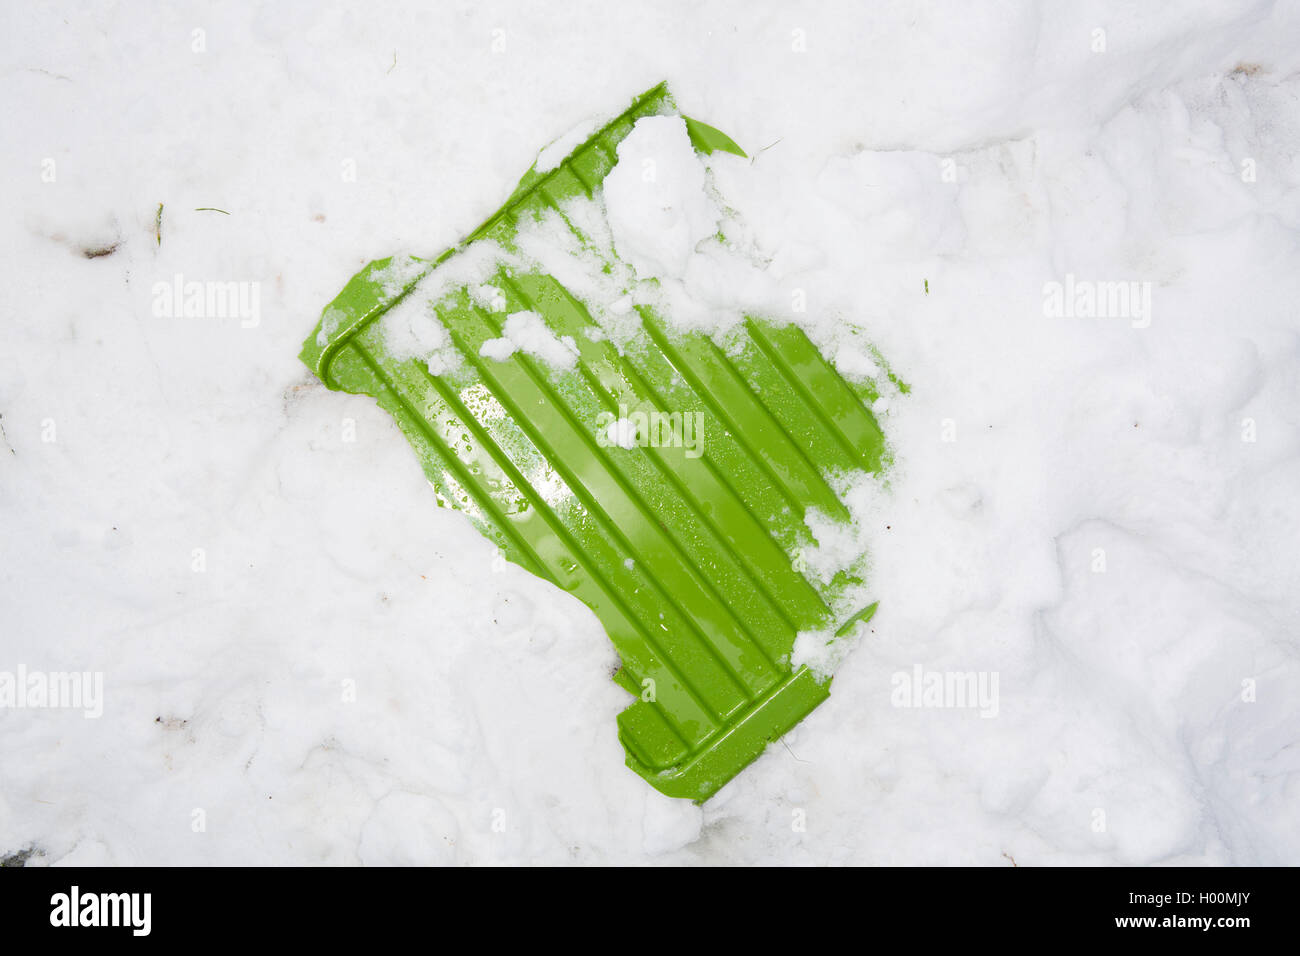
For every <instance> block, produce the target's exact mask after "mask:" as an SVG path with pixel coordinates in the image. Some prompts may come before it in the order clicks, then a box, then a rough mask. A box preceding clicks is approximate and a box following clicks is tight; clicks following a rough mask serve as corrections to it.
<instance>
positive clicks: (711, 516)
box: [301, 85, 884, 800]
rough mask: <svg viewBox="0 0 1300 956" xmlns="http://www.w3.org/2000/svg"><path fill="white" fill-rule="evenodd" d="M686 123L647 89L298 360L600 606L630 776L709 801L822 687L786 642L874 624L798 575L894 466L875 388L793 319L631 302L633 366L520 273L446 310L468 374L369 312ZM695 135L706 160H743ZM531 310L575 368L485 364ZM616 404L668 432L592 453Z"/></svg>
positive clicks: (502, 535) (360, 279) (542, 572)
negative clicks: (726, 328) (398, 435)
mask: <svg viewBox="0 0 1300 956" xmlns="http://www.w3.org/2000/svg"><path fill="white" fill-rule="evenodd" d="M674 112H675V109H674V106H673V103H672V100H671V98H670V96H669V93H668V90H667V88H666V87H665V86H664V85H660V86H657V87H655V88H654V89H651V90H649V91H648V92H646V93H645V94H643V95H642V96H640V97H638V98H637V99H636V100H635V101H634V102H633V104H632V106H631V107H630V108H629V109H628V110H626V111H625V112H623V113H622V114H620V115H619V116H618V117H616V118H615V119H614V120H612V121H611V122H610V123H608V124H607V125H605V126H604V127H603V128H602V129H600V130H598V131H597V132H596V133H595V134H594V135H592V136H591V138H590V139H588V140H587V141H586V142H585V143H583V144H582V145H581V146H579V147H577V148H576V149H575V150H574V151H573V152H572V153H571V154H570V155H569V157H568V158H567V159H565V160H564V161H563V162H561V163H560V164H559V165H558V166H557V167H555V168H554V169H551V170H549V171H547V172H539V171H537V169H536V167H534V169H532V170H530V171H529V172H528V173H527V174H526V175H525V176H524V178H523V180H522V181H521V182H520V184H519V187H518V188H517V189H516V190H515V192H514V193H513V194H512V195H511V197H510V199H509V200H508V201H507V202H506V204H505V205H504V206H503V207H502V208H501V209H500V210H498V211H497V212H496V213H495V214H494V215H493V216H492V217H491V218H489V219H488V220H487V222H485V223H484V224H483V225H482V226H480V227H479V228H478V229H476V230H475V231H474V232H473V233H472V234H471V235H470V236H469V237H467V238H466V239H465V240H464V241H463V242H462V243H461V244H460V245H458V246H456V247H454V248H452V249H449V250H447V252H445V253H443V255H441V256H439V257H438V258H437V259H433V260H428V261H423V260H404V261H401V262H394V260H392V259H383V260H379V261H377V262H373V263H371V264H370V265H369V266H367V267H366V268H365V269H363V270H362V271H361V272H360V273H358V274H357V275H356V276H354V277H353V278H352V280H351V281H350V282H349V283H348V284H347V286H346V287H345V288H344V289H343V291H342V292H341V293H340V294H339V296H338V297H337V298H336V299H335V300H334V301H333V302H332V303H331V304H330V305H329V306H327V307H326V309H325V310H324V313H323V317H322V322H321V324H319V325H317V327H316V329H315V331H313V332H312V334H311V335H310V336H309V337H308V338H307V341H306V343H305V344H304V346H303V350H302V356H301V357H302V360H303V361H304V362H305V363H306V364H307V365H308V367H310V368H311V369H312V371H313V372H315V373H316V374H317V375H318V376H319V377H320V379H321V381H322V382H324V383H325V385H327V386H328V387H329V388H332V389H340V390H343V391H347V392H354V393H362V394H366V395H371V396H373V397H374V398H375V399H376V400H377V401H378V402H379V404H380V405H381V406H382V407H383V408H385V409H386V410H387V411H388V412H389V413H390V414H391V415H392V416H393V418H394V419H395V420H396V422H397V424H398V425H399V426H400V427H401V429H402V431H403V432H404V433H405V434H406V436H407V438H408V439H409V440H410V442H411V444H412V446H413V447H414V448H415V451H416V453H417V454H418V455H419V457H420V461H421V462H422V464H423V466H424V470H425V472H426V474H427V475H428V477H429V480H430V482H431V483H432V485H433V487H434V489H435V491H436V492H437V496H438V500H439V503H440V504H442V505H444V506H449V507H452V508H456V509H459V510H462V511H464V512H466V513H467V514H468V515H469V516H470V518H471V519H472V520H473V521H474V523H475V524H476V526H477V527H478V528H479V529H480V530H481V531H482V533H483V534H485V535H486V536H487V537H488V538H490V539H491V540H492V541H493V542H495V543H496V544H497V545H498V546H499V547H500V548H501V550H502V551H503V552H504V554H505V555H506V556H507V557H508V558H509V559H510V560H512V561H515V562H516V563H518V564H519V565H521V566H523V567H524V568H526V569H528V570H529V571H531V572H532V573H534V574H536V575H538V576H539V577H541V578H544V579H545V580H547V581H550V582H552V583H553V584H555V586H556V587H559V588H562V589H564V590H565V591H569V592H571V593H573V594H574V595H576V596H577V597H578V598H580V599H581V600H582V601H583V602H584V603H585V604H586V605H587V606H588V607H590V608H591V609H592V610H593V611H594V612H595V613H596V615H597V617H598V618H599V619H600V621H601V623H602V624H603V625H604V627H605V630H606V632H607V633H608V634H609V637H610V640H611V641H612V642H613V643H614V646H615V648H616V649H617V651H618V653H619V656H620V658H621V660H622V666H621V668H620V669H619V671H618V672H617V674H616V675H615V677H614V679H615V681H616V682H617V683H618V684H619V685H620V686H622V687H624V688H625V689H627V690H628V692H629V693H631V694H633V695H635V696H636V697H637V698H638V699H637V700H636V701H635V702H634V703H633V704H632V705H631V706H629V707H628V708H627V709H626V710H624V711H623V712H622V714H620V715H619V719H618V724H619V739H620V740H621V741H622V744H623V747H624V749H625V750H626V753H627V763H628V766H630V767H631V768H632V769H633V770H635V771H636V772H637V773H638V774H640V775H641V776H642V777H644V778H645V779H646V780H647V781H649V782H650V784H651V785H652V786H654V787H655V788H656V789H658V790H660V791H661V792H663V793H665V794H668V795H670V796H674V797H687V798H691V799H694V800H704V799H707V798H708V797H709V796H711V795H712V794H713V793H715V792H716V791H717V790H718V789H719V788H720V787H721V786H722V785H723V784H725V783H726V782H727V781H728V780H730V779H731V778H732V777H733V776H735V775H736V774H737V773H739V772H740V771H741V770H742V769H743V768H744V767H745V766H746V765H747V764H749V763H750V762H751V761H752V760H754V759H755V758H756V757H757V756H758V755H759V754H760V753H761V752H762V751H763V749H764V747H765V746H766V745H767V744H768V743H769V742H770V741H772V740H775V739H776V738H777V737H779V736H780V735H781V734H783V733H785V732H786V731H787V730H789V729H790V728H791V727H793V726H794V725H795V724H796V723H798V722H799V720H801V719H802V718H803V717H804V716H805V715H806V714H808V713H809V712H810V711H811V710H812V709H813V708H814V707H816V706H817V705H818V704H819V703H821V702H822V701H823V700H825V699H826V697H827V695H828V692H829V688H828V684H827V683H824V682H819V681H818V680H817V679H816V678H815V677H814V675H813V673H812V672H811V671H809V670H808V669H807V668H799V669H793V668H792V667H791V663H790V655H791V649H792V646H793V644H794V641H795V638H796V635H797V633H798V632H800V631H804V630H820V629H825V630H833V629H837V630H838V631H839V632H840V633H847V632H848V631H849V630H850V629H851V628H852V627H853V626H854V625H855V624H857V623H860V622H862V621H865V620H867V619H868V618H869V617H870V615H871V613H872V611H874V605H872V606H871V607H869V608H866V609H863V610H859V611H858V612H857V613H840V614H839V615H837V614H836V612H835V611H834V610H833V608H835V607H836V606H837V604H842V601H841V600H840V599H839V598H840V595H841V593H842V592H843V590H844V589H845V587H846V586H847V584H849V583H855V582H854V581H852V580H851V579H849V578H847V577H845V576H844V575H841V576H840V578H838V579H837V580H835V581H833V582H831V583H829V584H826V583H822V582H820V581H818V580H816V579H814V578H813V577H811V576H808V575H805V574H804V573H802V572H801V570H800V569H801V568H802V567H803V563H802V562H801V561H800V555H801V553H802V552H803V549H805V548H808V547H810V546H813V545H814V544H815V542H814V541H813V539H812V537H811V535H810V533H809V531H808V529H807V527H806V525H805V524H804V517H805V514H806V512H807V511H808V509H809V508H816V509H819V510H820V511H821V512H822V513H823V514H825V515H829V516H832V517H835V518H839V519H841V520H844V519H847V517H848V515H847V512H846V510H845V508H844V505H843V503H842V502H841V500H840V499H839V497H837V495H836V492H835V491H834V490H833V488H832V484H833V483H834V479H833V476H835V475H839V474H843V473H847V472H850V471H854V470H858V471H863V470H865V471H868V472H876V471H878V470H879V469H880V468H881V465H882V456H883V454H884V442H883V439H882V435H881V432H880V429H879V428H878V427H877V424H876V421H875V419H874V418H873V417H872V415H871V412H870V411H869V410H868V407H867V402H868V401H869V400H870V399H871V398H872V397H873V394H874V393H873V391H872V390H871V389H866V390H864V389H861V388H859V387H854V386H850V385H849V384H848V383H846V382H845V381H844V380H843V379H842V378H841V377H840V376H839V375H838V374H837V373H836V372H835V370H834V369H833V368H832V367H831V366H830V365H829V364H828V363H827V362H826V361H825V360H824V359H823V358H822V356H821V354H820V353H819V352H818V350H817V349H816V348H815V347H814V346H813V345H812V343H811V342H810V341H809V340H808V339H807V338H806V337H805V336H804V334H803V333H802V332H801V331H799V330H798V329H797V328H795V327H793V326H785V327H781V326H778V325H775V324H772V323H769V322H764V321H760V320H758V319H754V318H751V319H749V320H747V321H746V323H745V326H744V328H743V329H742V330H740V332H739V336H738V338H737V340H735V341H729V342H728V344H727V348H726V349H725V350H724V349H723V348H721V347H719V345H717V344H715V343H714V342H713V341H712V340H710V339H709V338H707V337H704V336H702V335H698V334H686V335H683V334H678V333H676V332H675V331H673V328H672V326H671V324H670V323H668V322H666V321H665V320H664V319H663V318H662V317H661V316H657V315H655V314H654V313H653V312H652V311H651V310H649V309H646V308H639V309H638V310H637V311H638V312H639V313H640V320H641V323H642V325H643V329H642V332H641V334H639V335H638V336H637V337H636V339H635V341H634V342H633V343H632V344H630V345H625V347H624V350H623V352H622V353H620V352H619V350H618V349H616V348H615V347H614V345H613V344H612V343H611V342H610V341H608V340H607V339H606V340H602V339H599V338H593V337H591V336H589V335H588V334H587V331H588V330H589V329H590V328H591V327H592V326H593V324H594V323H593V321H592V319H591V316H590V315H589V313H588V310H587V308H586V307H585V306H584V304H583V303H582V302H581V301H580V300H579V299H578V298H577V297H576V296H575V295H573V294H571V293H570V291H569V290H568V289H566V288H565V287H564V286H562V285H561V284H560V283H559V282H558V281H556V279H554V278H552V277H551V276H549V275H545V274H538V273H535V272H529V271H526V270H511V269H506V268H503V269H502V270H501V271H500V272H498V274H497V275H496V276H495V277H494V278H492V279H491V280H489V281H490V283H491V284H492V285H493V286H494V287H495V288H496V289H497V290H499V291H500V293H501V294H502V296H503V297H504V299H505V302H504V303H501V302H498V303H496V304H495V308H487V307H483V306H482V305H480V304H478V303H476V300H475V298H474V296H472V295H471V293H470V291H469V290H468V289H464V288H462V289H459V290H458V291H454V292H453V293H452V294H451V295H449V296H446V297H443V295H442V293H439V299H438V301H437V302H436V303H434V304H435V306H436V312H437V316H438V319H439V320H440V321H441V323H442V325H443V326H444V327H445V329H446V330H447V331H448V332H449V334H450V338H451V342H452V343H453V345H454V347H455V348H456V349H457V350H458V351H459V353H460V355H461V356H462V359H463V361H461V362H460V365H459V368H458V369H457V370H456V371H455V372H451V373H446V374H441V375H434V374H432V373H431V372H430V371H429V369H428V368H427V367H426V364H425V363H424V362H422V361H420V360H418V359H406V360H399V359H395V358H394V357H393V356H392V355H391V354H390V353H389V351H388V349H387V348H386V345H385V340H384V336H383V334H382V331H381V323H380V322H377V321H376V320H377V319H379V318H380V317H381V316H382V315H383V314H384V313H385V312H386V311H387V310H389V309H390V308H392V307H393V306H394V305H396V304H397V303H398V302H400V301H401V300H403V299H404V298H405V297H407V296H419V295H420V294H421V291H420V290H421V285H420V283H421V281H422V280H423V279H424V278H425V277H426V276H428V274H429V273H430V272H432V271H433V270H434V269H436V268H437V267H438V266H439V265H441V264H442V263H444V262H445V261H447V260H448V259H449V258H450V257H452V256H455V255H457V254H458V253H459V252H460V251H462V250H463V249H464V248H465V247H466V246H468V245H469V244H470V243H473V242H474V241H476V240H478V239H481V238H489V239H492V240H493V241H495V242H497V243H499V244H500V245H501V246H502V247H505V248H511V247H512V242H513V239H514V237H515V234H516V227H517V225H518V224H519V223H520V222H522V221H523V217H529V216H534V217H535V216H541V215H543V214H544V213H546V212H547V211H548V210H555V209H558V208H559V207H560V204H562V203H566V202H570V201H573V200H575V199H577V200H585V199H592V200H594V199H595V198H596V197H598V193H599V189H600V184H601V182H602V180H603V179H604V177H605V175H606V174H607V173H608V172H609V171H610V170H611V169H612V168H613V166H614V164H615V162H616V161H617V154H616V147H617V145H618V143H619V141H620V140H622V138H623V137H624V136H626V135H627V134H628V133H629V132H631V130H632V127H633V125H634V124H635V122H636V121H637V120H638V119H639V118H641V117H645V116H652V115H660V114H672V113H674ZM686 122H687V128H688V132H689V133H690V136H691V139H692V141H693V143H694V144H695V146H696V148H697V149H698V150H700V151H702V152H705V153H710V152H712V151H714V150H718V149H722V150H726V151H728V152H733V153H737V154H739V155H744V154H743V153H742V152H741V150H740V148H739V147H738V146H736V144H735V143H734V142H732V141H731V140H730V139H729V138H728V137H726V136H725V135H724V134H722V133H721V132H719V131H718V130H716V129H714V128H713V127H710V126H707V125H705V124H703V123H699V122H698V121H695V120H690V119H688V120H687V121H686ZM397 266H400V267H401V268H400V269H399V268H396V267H397ZM395 274H397V275H401V276H402V277H403V281H401V282H400V284H398V285H397V286H396V287H395V286H394V280H393V276H394V275H395ZM523 310H530V311H533V312H536V313H538V314H539V315H540V316H542V318H543V320H544V321H545V323H546V324H547V325H548V326H549V327H550V328H551V329H552V330H553V331H554V332H555V333H556V334H557V335H560V336H572V341H573V343H574V344H575V346H576V347H577V349H578V358H577V362H576V364H575V365H574V367H573V368H571V369H567V370H565V369H561V370H556V369H554V368H552V367H550V366H548V365H546V364H544V363H542V362H540V361H538V360H537V359H535V358H533V357H530V356H529V355H526V354H522V353H516V354H514V355H513V356H511V357H509V358H507V359H505V360H504V361H496V360H494V359H491V358H486V357H484V356H482V355H480V348H481V346H482V345H483V343H484V342H485V341H486V340H489V339H493V338H496V337H498V336H500V335H501V330H502V326H503V323H504V321H505V318H506V316H507V315H509V314H511V313H515V312H517V311H523ZM621 410H628V411H630V412H631V414H629V416H628V417H629V418H632V419H635V420H637V422H638V424H639V425H640V427H642V428H644V427H645V426H644V423H643V422H642V421H641V420H640V419H637V418H636V413H637V412H640V413H644V414H645V415H646V418H645V420H644V421H645V422H652V423H653V424H657V425H659V426H660V427H661V428H665V429H667V432H666V433H661V434H660V435H659V436H658V437H659V439H660V440H659V441H651V442H648V443H647V444H646V446H645V447H641V446H639V445H638V446H636V447H631V448H624V447H620V446H617V445H610V444H609V443H608V442H607V441H601V434H602V431H603V430H604V429H605V428H606V427H607V425H608V423H609V421H610V420H611V418H612V417H614V416H615V415H617V414H619V413H620V411H621ZM656 412H657V413H661V414H662V415H663V416H665V417H661V418H659V419H658V420H657V422H655V421H654V420H653V419H651V417H650V413H656ZM673 415H677V416H678V418H673V417H672V416H673ZM687 415H691V416H698V417H694V418H692V419H690V420H691V421H694V422H698V423H701V424H702V428H703V431H702V433H701V434H702V444H701V445H700V446H699V447H696V448H690V447H686V440H685V439H686V432H685V431H682V432H680V433H679V434H680V435H681V438H682V440H681V441H676V442H675V441H674V436H673V434H672V431H673V429H675V428H678V427H680V426H679V422H683V421H686V419H685V418H683V417H682V416H687ZM653 424H652V426H651V427H653ZM376 480H377V481H378V480H379V476H376ZM837 618H838V619H837Z"/></svg>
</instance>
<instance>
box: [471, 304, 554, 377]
mask: <svg viewBox="0 0 1300 956" xmlns="http://www.w3.org/2000/svg"><path fill="white" fill-rule="evenodd" d="M501 333H502V334H501V337H500V338H495V339H488V340H487V341H486V342H484V343H483V345H482V346H481V347H480V348H479V354H480V355H483V356H485V357H487V358H490V359H494V360H495V361H498V362H504V361H505V360H506V359H508V358H510V356H512V355H514V354H515V353H516V352H522V353H523V354H525V355H531V356H533V357H534V358H538V359H541V360H542V361H543V362H545V363H546V364H547V365H550V366H551V367H553V368H573V366H574V365H575V364H576V363H577V360H578V346H577V344H576V343H575V342H574V341H573V336H571V335H565V336H557V335H556V334H555V333H554V332H552V331H551V329H550V327H549V326H548V325H547V324H546V321H545V320H544V319H543V318H542V317H541V316H540V315H538V314H537V313H536V312H532V311H528V310H525V311H522V312H512V313H510V315H508V316H506V324H505V325H504V326H503V327H502V329H501Z"/></svg>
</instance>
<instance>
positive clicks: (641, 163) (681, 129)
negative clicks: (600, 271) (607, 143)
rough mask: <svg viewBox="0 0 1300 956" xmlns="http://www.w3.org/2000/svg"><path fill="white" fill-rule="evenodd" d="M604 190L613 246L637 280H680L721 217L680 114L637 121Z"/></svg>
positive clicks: (623, 144) (619, 145)
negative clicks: (630, 267)
mask: <svg viewBox="0 0 1300 956" xmlns="http://www.w3.org/2000/svg"><path fill="white" fill-rule="evenodd" d="M602 191H603V193H604V199H605V207H606V215H607V216H608V218H609V225H610V231H611V232H612V234H613V238H614V248H615V250H616V251H617V252H618V256H619V258H620V259H622V260H623V261H624V262H627V263H629V264H630V265H631V266H632V268H633V269H635V270H636V274H637V276H638V277H639V278H642V279H647V278H673V279H680V278H681V277H682V276H683V275H684V274H685V272H686V264H687V262H688V261H689V260H690V257H691V254H692V253H693V252H694V251H695V247H696V245H697V244H699V243H700V242H702V241H703V240H705V239H707V238H708V237H709V236H711V235H713V234H714V233H715V232H716V231H717V228H718V219H719V218H720V216H721V213H720V210H718V209H717V208H716V206H715V205H714V204H713V203H712V202H711V201H710V199H709V197H708V195H707V193H706V192H705V189H704V166H703V164H701V163H700V162H699V161H698V159H697V157H696V154H695V150H694V147H692V146H691V140H690V137H689V136H687V134H686V124H685V123H684V122H683V121H682V118H681V117H680V116H648V117H645V118H644V119H641V120H638V121H637V123H636V126H635V127H634V128H633V129H632V132H631V133H629V134H628V135H627V136H626V137H625V138H624V139H623V141H622V142H620V143H619V144H618V164H617V165H616V166H615V167H614V169H613V170H612V171H611V172H610V174H609V175H608V176H606V177H605V182H604V184H603V190H602Z"/></svg>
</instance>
